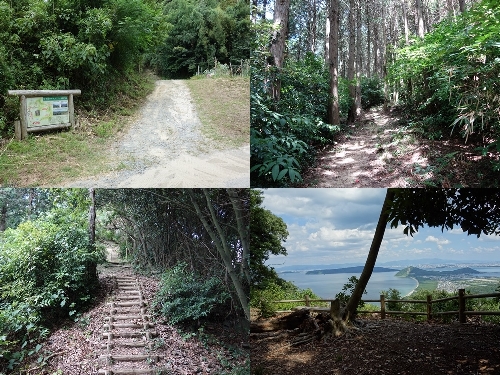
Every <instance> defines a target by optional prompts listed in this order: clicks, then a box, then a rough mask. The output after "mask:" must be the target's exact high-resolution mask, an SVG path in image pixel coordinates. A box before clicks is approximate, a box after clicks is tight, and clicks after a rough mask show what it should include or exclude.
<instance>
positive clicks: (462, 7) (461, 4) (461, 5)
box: [458, 0, 465, 13]
mask: <svg viewBox="0 0 500 375" xmlns="http://www.w3.org/2000/svg"><path fill="white" fill-rule="evenodd" d="M458 6H459V8H460V13H463V12H465V0H458Z"/></svg>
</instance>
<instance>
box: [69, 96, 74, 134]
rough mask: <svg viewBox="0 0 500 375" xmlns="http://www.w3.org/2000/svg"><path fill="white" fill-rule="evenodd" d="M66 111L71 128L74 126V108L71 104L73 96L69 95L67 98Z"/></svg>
mask: <svg viewBox="0 0 500 375" xmlns="http://www.w3.org/2000/svg"><path fill="white" fill-rule="evenodd" d="M68 110H69V123H70V124H71V126H73V127H74V126H75V106H74V104H73V94H69V97H68Z"/></svg>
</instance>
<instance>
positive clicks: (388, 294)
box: [380, 288, 403, 311]
mask: <svg viewBox="0 0 500 375" xmlns="http://www.w3.org/2000/svg"><path fill="white" fill-rule="evenodd" d="M380 294H383V295H384V296H385V299H386V300H388V299H392V300H394V299H401V293H400V292H399V290H397V289H392V288H389V290H388V291H385V290H382V291H381V292H380ZM386 308H387V310H389V311H401V310H402V308H403V305H402V304H401V302H387V303H386Z"/></svg>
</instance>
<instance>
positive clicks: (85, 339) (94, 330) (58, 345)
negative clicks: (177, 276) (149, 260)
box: [28, 242, 231, 375]
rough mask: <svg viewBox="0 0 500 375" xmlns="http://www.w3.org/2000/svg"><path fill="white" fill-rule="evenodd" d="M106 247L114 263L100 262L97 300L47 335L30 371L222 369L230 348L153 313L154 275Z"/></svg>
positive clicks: (149, 374)
mask: <svg viewBox="0 0 500 375" xmlns="http://www.w3.org/2000/svg"><path fill="white" fill-rule="evenodd" d="M105 246H106V258H107V260H108V261H111V262H112V263H104V264H102V265H99V266H98V273H99V280H100V284H101V288H100V289H99V290H98V291H96V295H97V303H96V304H95V305H94V306H93V307H92V308H91V309H90V310H88V311H87V312H85V313H83V314H82V315H79V316H78V317H77V318H76V320H75V322H74V323H73V322H68V323H65V324H64V325H63V326H62V327H60V328H58V329H56V330H54V332H52V333H51V334H50V335H49V336H48V337H47V339H46V341H45V342H44V343H43V346H42V349H41V350H40V352H39V354H40V355H42V356H43V357H44V358H45V360H44V361H43V364H42V366H40V364H39V363H37V362H36V358H35V360H34V362H33V363H31V364H30V365H29V367H30V368H31V370H30V371H28V374H31V375H32V374H34V373H35V374H72V375H88V374H96V375H98V374H101V375H119V374H143V375H155V374H157V373H166V374H172V375H181V374H184V375H185V374H195V373H200V374H218V373H221V371H222V368H223V366H222V363H223V361H230V360H231V359H230V358H231V354H230V352H229V351H228V350H227V349H225V348H224V346H223V345H222V344H220V345H219V344H213V345H206V343H204V342H200V340H198V339H197V338H193V336H192V335H187V336H185V335H184V334H183V333H182V332H181V331H180V330H179V329H178V328H176V327H174V326H172V325H170V324H168V323H167V322H166V321H164V320H163V319H161V318H158V317H155V318H153V311H152V303H153V300H154V296H155V294H156V292H157V291H158V289H159V287H160V286H159V280H158V278H154V277H151V276H143V275H139V274H137V273H135V272H134V270H133V268H132V267H131V266H130V265H129V264H127V263H125V262H123V261H122V260H120V259H119V257H118V252H117V251H118V246H117V245H116V244H114V243H112V242H109V243H106V244H105ZM35 371H36V372H35ZM159 371H160V372H159ZM161 371H163V372H161Z"/></svg>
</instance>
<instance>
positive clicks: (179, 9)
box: [150, 0, 250, 77]
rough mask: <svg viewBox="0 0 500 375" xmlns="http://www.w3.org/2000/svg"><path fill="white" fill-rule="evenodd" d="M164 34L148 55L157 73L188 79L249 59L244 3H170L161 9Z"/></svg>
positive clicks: (189, 0)
mask: <svg viewBox="0 0 500 375" xmlns="http://www.w3.org/2000/svg"><path fill="white" fill-rule="evenodd" d="M164 13H165V20H166V22H168V24H169V27H168V34H167V36H166V38H165V41H164V42H163V43H162V44H161V45H160V46H159V47H158V50H157V51H156V52H155V53H154V54H152V55H151V56H150V57H151V62H152V64H153V66H155V67H156V69H157V71H158V72H159V73H160V74H162V75H165V76H168V77H189V76H192V75H194V74H196V73H197V71H198V68H199V70H200V71H201V72H204V71H206V70H209V69H210V68H213V67H214V66H216V65H217V64H218V63H219V64H225V65H226V66H228V65H231V64H236V65H239V64H241V61H242V60H248V57H249V55H250V43H249V41H250V19H249V17H248V13H249V6H248V2H247V1H244V0H229V1H227V0H226V1H218V0H209V1H197V0H173V1H167V2H165V5H164Z"/></svg>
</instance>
